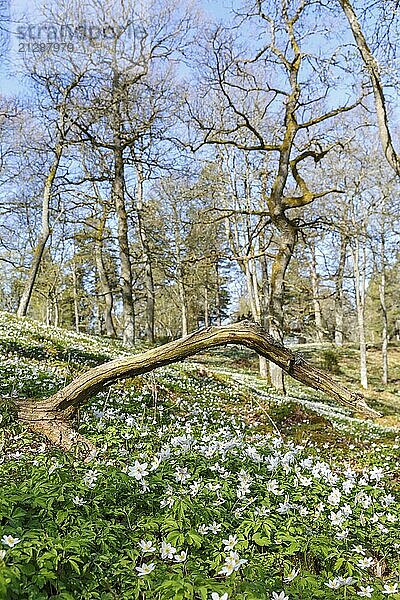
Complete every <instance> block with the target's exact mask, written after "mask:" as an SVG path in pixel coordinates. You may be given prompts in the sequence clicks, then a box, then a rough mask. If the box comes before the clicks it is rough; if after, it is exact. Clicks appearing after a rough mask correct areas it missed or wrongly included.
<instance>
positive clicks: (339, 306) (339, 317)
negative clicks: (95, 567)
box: [335, 234, 348, 346]
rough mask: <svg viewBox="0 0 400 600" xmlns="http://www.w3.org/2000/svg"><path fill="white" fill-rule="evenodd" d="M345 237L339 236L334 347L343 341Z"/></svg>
mask: <svg viewBox="0 0 400 600" xmlns="http://www.w3.org/2000/svg"><path fill="white" fill-rule="evenodd" d="M347 242H348V240H347V237H346V236H344V235H343V234H341V236H340V256H339V265H338V271H337V276H336V284H335V344H336V346H342V345H343V339H344V330H343V326H344V314H343V312H344V292H343V281H344V271H345V268H346V252H347Z"/></svg>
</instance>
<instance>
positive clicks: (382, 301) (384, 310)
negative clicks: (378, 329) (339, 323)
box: [379, 228, 389, 385]
mask: <svg viewBox="0 0 400 600" xmlns="http://www.w3.org/2000/svg"><path fill="white" fill-rule="evenodd" d="M385 266H386V260H385V234H384V229H383V228H382V231H381V280H380V284H379V300H380V304H381V309H382V383H383V384H384V385H387V382H388V370H389V369H388V343H389V334H388V314H387V307H386V268H385Z"/></svg>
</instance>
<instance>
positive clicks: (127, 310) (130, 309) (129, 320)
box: [113, 147, 135, 346]
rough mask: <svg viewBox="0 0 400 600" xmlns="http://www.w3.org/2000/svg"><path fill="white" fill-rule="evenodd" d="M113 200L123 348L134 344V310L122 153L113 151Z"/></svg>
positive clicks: (118, 148)
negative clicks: (118, 259)
mask: <svg viewBox="0 0 400 600" xmlns="http://www.w3.org/2000/svg"><path fill="white" fill-rule="evenodd" d="M113 199H114V203H115V209H116V212H117V219H118V245H119V256H120V262H121V278H122V285H121V288H122V289H121V291H122V311H123V336H122V340H123V343H124V345H125V346H131V345H133V344H134V343H135V310H134V302H133V279H132V266H131V257H130V250H129V238H128V215H127V213H126V206H125V174H124V159H123V152H122V149H121V148H120V147H116V148H115V149H114V181H113Z"/></svg>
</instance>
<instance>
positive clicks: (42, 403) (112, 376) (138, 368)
mask: <svg viewBox="0 0 400 600" xmlns="http://www.w3.org/2000/svg"><path fill="white" fill-rule="evenodd" d="M227 344H240V345H242V346H247V347H248V348H250V349H251V350H255V351H256V352H257V353H258V354H260V355H261V356H265V358H267V359H268V360H270V361H272V362H274V363H276V364H277V365H278V366H279V367H281V368H282V369H283V370H284V371H285V372H286V373H288V374H289V375H291V377H293V378H294V379H297V381H300V382H301V383H304V384H305V385H307V386H309V387H312V388H314V389H316V390H318V391H321V392H325V393H326V394H327V395H328V396H330V397H331V398H334V399H335V400H336V401H338V402H339V403H340V404H344V405H345V406H348V407H349V408H351V409H352V410H353V411H356V412H359V413H362V414H364V415H366V416H369V417H377V416H380V415H379V413H378V412H377V411H375V410H374V409H372V408H370V407H369V406H368V405H367V403H366V402H365V400H364V398H363V396H362V395H361V394H358V393H354V392H351V391H350V390H348V389H347V388H346V387H344V386H343V385H341V384H340V383H338V382H337V381H335V380H334V379H332V377H330V375H328V374H327V373H325V372H324V371H321V370H319V369H317V368H316V367H314V366H313V365H312V364H310V363H308V362H307V361H305V360H304V359H303V358H302V357H300V356H298V355H297V354H295V353H293V352H292V351H291V350H289V349H288V348H285V347H284V346H283V345H282V344H281V343H280V342H277V341H276V340H275V339H273V338H272V337H271V336H270V335H269V334H268V333H267V332H266V331H265V330H264V329H263V328H262V327H260V326H259V325H257V324H255V323H251V322H248V321H241V322H239V323H235V324H232V325H224V326H222V327H207V328H206V329H201V330H199V331H196V332H195V333H192V334H190V335H188V336H186V337H184V338H180V339H179V340H176V341H174V342H170V343H169V344H165V345H164V346H159V347H157V348H153V349H151V350H148V351H147V352H144V353H142V354H136V355H134V356H130V357H127V358H126V357H124V358H117V359H115V360H112V361H110V362H108V363H105V364H103V365H100V366H98V367H94V368H93V369H90V370H89V371H87V372H86V373H83V375H80V376H79V377H78V378H77V379H74V380H73V381H72V382H71V383H70V384H69V385H67V386H66V387H65V388H63V389H61V390H60V391H58V392H57V393H56V394H54V395H53V396H50V397H49V398H46V399H42V400H32V399H27V400H17V401H16V405H17V409H18V416H19V418H20V419H21V420H22V421H25V422H26V423H27V424H28V425H29V426H30V427H31V428H32V429H34V430H35V431H40V432H41V433H43V434H44V435H45V436H46V437H47V438H48V439H49V440H50V441H51V442H53V443H56V444H57V445H59V446H61V447H62V448H64V449H65V450H69V449H70V448H71V447H72V446H74V445H75V444H76V443H77V442H80V443H83V444H84V445H86V446H87V449H88V450H93V444H91V443H90V442H89V441H88V440H86V439H85V438H83V437H82V436H80V435H79V434H77V433H76V432H75V431H74V429H73V428H72V425H71V424H72V422H73V420H74V418H75V417H76V414H77V412H78V410H79V408H80V407H81V406H82V405H84V404H85V403H86V402H87V401H88V400H89V399H90V398H92V397H93V396H95V395H96V394H97V393H98V392H100V391H101V390H103V389H104V387H105V386H107V385H109V384H111V383H114V382H116V381H120V380H122V379H127V378H130V377H135V376H136V375H142V374H143V373H148V372H149V371H153V370H154V369H157V368H158V367H162V366H164V365H168V364H171V363H174V362H177V361H180V360H183V359H184V358H187V357H189V356H193V355H194V354H197V353H199V352H201V351H203V350H208V349H210V348H215V347H217V346H225V345H227Z"/></svg>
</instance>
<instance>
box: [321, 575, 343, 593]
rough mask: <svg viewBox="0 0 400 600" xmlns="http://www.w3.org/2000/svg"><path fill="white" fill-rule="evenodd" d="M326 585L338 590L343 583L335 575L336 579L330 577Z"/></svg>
mask: <svg viewBox="0 0 400 600" xmlns="http://www.w3.org/2000/svg"><path fill="white" fill-rule="evenodd" d="M325 585H326V587H328V588H330V589H331V590H338V589H339V588H340V587H341V585H342V584H341V583H340V580H339V579H337V578H336V577H335V578H334V579H330V580H329V581H328V583H326V584H325Z"/></svg>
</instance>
